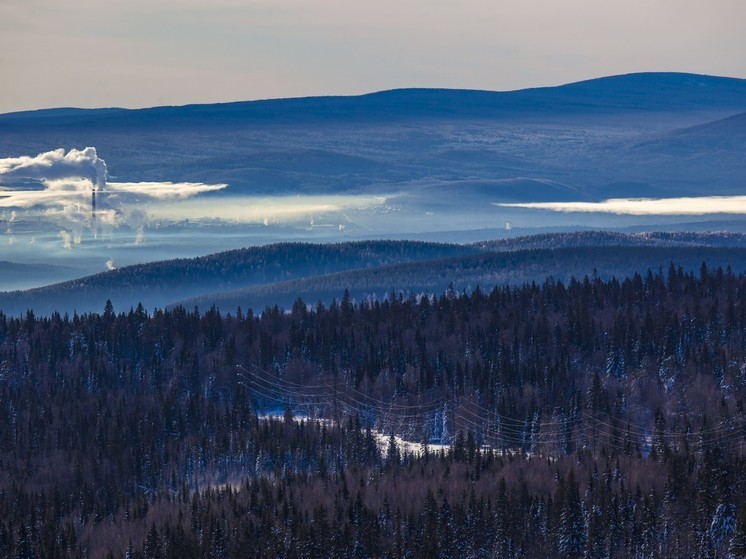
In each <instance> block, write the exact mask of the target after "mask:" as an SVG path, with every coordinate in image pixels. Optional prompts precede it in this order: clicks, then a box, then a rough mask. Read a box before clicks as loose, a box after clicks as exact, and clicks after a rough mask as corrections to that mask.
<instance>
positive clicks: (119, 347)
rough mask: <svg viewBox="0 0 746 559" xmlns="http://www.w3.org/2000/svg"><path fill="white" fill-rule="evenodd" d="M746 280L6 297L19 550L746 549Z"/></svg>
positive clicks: (3, 530)
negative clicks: (245, 297)
mask: <svg viewBox="0 0 746 559" xmlns="http://www.w3.org/2000/svg"><path fill="white" fill-rule="evenodd" d="M745 290H746V276H744V275H742V274H736V273H733V272H732V271H731V270H729V269H721V268H717V269H715V268H712V267H710V268H708V267H707V266H706V265H702V266H701V267H700V268H699V270H698V271H697V272H696V273H687V272H685V271H684V270H683V268H680V267H678V266H677V265H676V264H672V265H670V266H669V267H667V268H666V269H664V270H663V271H659V270H653V271H651V272H646V271H642V272H641V273H639V274H631V275H630V276H629V277H628V278H627V279H624V280H621V279H620V280H617V279H608V280H606V279H602V278H600V277H598V276H596V277H586V278H583V279H579V280H571V281H569V282H562V281H558V280H556V279H549V280H546V281H544V282H542V283H539V284H533V285H526V286H523V287H498V288H495V289H494V290H490V291H487V290H484V291H483V290H481V289H476V290H474V291H473V292H468V293H459V292H458V291H455V290H449V291H446V292H443V293H442V294H438V295H436V296H434V297H414V296H412V297H403V296H401V295H396V294H394V295H392V296H390V297H388V298H386V299H385V300H382V301H366V302H362V303H360V304H354V303H353V302H352V300H351V298H350V297H349V295H348V294H345V293H339V295H338V298H337V302H334V303H333V304H330V305H325V304H318V305H315V306H312V307H311V308H309V307H307V305H306V304H305V303H304V302H303V301H301V300H298V301H296V304H294V305H293V306H292V309H291V310H290V312H288V313H282V312H280V310H279V309H278V308H268V309H266V310H265V311H264V312H262V313H261V314H256V315H255V314H253V313H249V312H248V311H247V309H244V311H241V310H238V309H236V310H231V312H230V314H228V313H226V312H220V311H218V310H217V309H215V308H213V309H209V310H206V311H203V312H199V311H188V310H185V309H184V308H181V307H178V308H174V309H172V310H158V311H155V312H152V313H149V312H146V310H145V309H144V308H143V307H142V306H140V307H138V308H136V309H132V310H127V311H126V312H118V310H117V309H116V308H114V307H113V306H112V305H111V304H108V305H106V307H105V308H103V309H102V312H101V313H100V314H99V313H92V314H83V315H78V314H73V315H70V316H62V315H60V314H56V313H55V314H52V315H50V316H49V317H37V316H35V315H34V313H33V312H31V311H29V312H28V313H26V314H25V315H24V316H21V317H12V316H8V315H5V314H1V313H0V555H1V556H7V557H34V556H39V557H106V556H111V557H143V558H148V559H150V558H155V557H174V558H177V557H178V558H184V557H245V556H247V555H248V556H253V557H377V556H380V557H493V556H499V557H526V558H528V557H578V558H579V557H620V558H621V557H658V558H668V557H726V556H732V557H742V556H744V553H745V552H746V551H745V550H746V508H744V503H746V460H745V456H744V454H745V452H746V446H744V444H745V442H746V441H745V440H744V436H745V435H746V421H745V419H746V418H744V415H743V405H744V396H745V395H746V342H745V340H746V303H745V301H746V299H745V298H744V291H745ZM278 410H279V411H280V412H282V410H284V417H282V418H281V419H273V418H272V416H271V415H270V416H267V415H265V414H266V413H267V412H276V411H278ZM306 415H312V416H314V417H318V418H319V419H318V420H317V419H303V417H304V416H306ZM381 434H383V436H388V437H389V441H388V444H385V445H380V444H379V442H378V439H379V438H380V436H381ZM394 435H396V437H398V438H395V437H394ZM402 439H404V440H407V441H410V442H411V443H414V444H404V442H402ZM441 444H445V445H447V446H446V449H445V450H442V448H443V447H440V446H436V445H441ZM728 554H730V555H728Z"/></svg>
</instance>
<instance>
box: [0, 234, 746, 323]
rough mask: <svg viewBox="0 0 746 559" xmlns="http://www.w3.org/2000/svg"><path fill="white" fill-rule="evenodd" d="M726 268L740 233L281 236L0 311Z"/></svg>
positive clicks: (6, 304) (282, 301) (13, 297)
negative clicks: (466, 238)
mask: <svg viewBox="0 0 746 559" xmlns="http://www.w3.org/2000/svg"><path fill="white" fill-rule="evenodd" d="M703 262H705V263H707V265H708V266H709V267H711V268H716V267H718V266H721V267H723V268H726V267H728V266H731V267H732V268H733V270H734V271H735V272H737V273H738V272H743V271H746V264H744V263H745V262H746V235H744V234H728V233H709V234H708V233H704V234H703V233H654V234H649V233H642V234H622V233H610V232H583V233H567V234H543V235H535V236H527V237H520V238H514V239H503V240H496V241H490V242H482V243H477V244H472V245H457V244H437V243H424V242H415V241H370V242H351V243H337V244H324V245H314V244H307V243H281V244H276V245H267V246H264V247H255V248H248V249H241V250H234V251H226V252H222V253H217V254H212V255H209V256H204V257H199V258H194V259H176V260H168V261H161V262H155V263H150V264H140V265H136V266H128V267H123V268H120V269H118V270H112V271H109V272H104V273H100V274H96V275H93V276H88V277H84V278H80V279H77V280H73V281H67V282H62V283H58V284H54V285H49V286H46V287H41V288H36V289H30V290H26V291H15V292H5V293H0V311H2V312H3V313H5V314H6V315H18V314H22V313H24V312H26V310H27V309H33V310H34V312H35V313H37V314H50V313H52V312H55V311H56V312H60V313H65V312H67V313H70V314H71V313H73V312H78V313H84V312H100V311H101V309H103V307H104V305H105V303H106V301H107V300H111V301H112V303H113V304H114V307H115V308H116V309H118V310H127V309H129V308H133V307H136V306H137V305H138V304H139V303H142V304H143V306H144V307H145V308H146V309H153V308H156V307H159V308H163V307H166V306H168V305H174V304H181V305H184V306H185V307H187V308H192V307H195V306H196V307H199V308H201V309H205V308H209V307H210V306H212V305H216V306H218V307H220V308H221V309H223V310H225V311H235V309H236V308H237V307H238V306H240V307H242V308H243V309H244V310H247V309H248V308H252V309H254V310H262V309H263V308H264V307H265V306H267V305H270V306H271V305H275V304H277V305H280V306H283V307H286V308H288V307H290V306H291V305H292V303H293V302H294V301H295V300H296V299H297V298H298V297H301V298H302V299H303V300H304V301H306V302H307V303H311V304H313V303H315V302H317V301H322V302H324V303H329V302H330V301H331V300H332V299H334V298H336V299H339V298H340V297H341V295H342V293H343V292H344V291H345V290H346V289H347V290H349V292H350V294H351V296H352V297H354V298H355V299H357V300H363V299H365V298H371V297H372V298H379V299H380V298H383V297H386V296H388V294H389V293H390V292H391V291H392V290H394V291H395V292H396V293H406V294H420V293H426V294H439V293H441V292H443V291H445V290H446V289H448V288H449V287H451V288H453V289H455V290H457V291H462V290H466V291H470V290H472V289H474V288H476V287H477V286H480V287H481V288H482V289H490V288H492V287H494V286H503V285H513V286H519V285H522V284H524V283H531V282H537V283H542V282H543V281H544V280H545V279H546V278H547V277H552V278H553V279H554V280H555V281H562V282H568V281H570V279H571V278H573V277H574V278H582V277H584V276H586V275H587V276H592V275H598V276H599V277H602V278H605V279H607V278H610V277H612V276H615V277H618V278H621V277H627V276H629V275H631V274H633V273H635V272H639V273H644V272H645V271H646V270H648V269H651V270H658V269H663V270H666V269H668V267H669V266H670V265H671V264H672V263H673V264H674V265H675V266H681V267H682V268H684V269H685V270H686V271H697V270H699V267H700V266H701V264H702V263H703Z"/></svg>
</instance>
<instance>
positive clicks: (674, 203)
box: [495, 196, 746, 216]
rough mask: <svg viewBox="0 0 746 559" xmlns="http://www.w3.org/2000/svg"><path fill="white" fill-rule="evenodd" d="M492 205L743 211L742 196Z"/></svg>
mask: <svg viewBox="0 0 746 559" xmlns="http://www.w3.org/2000/svg"><path fill="white" fill-rule="evenodd" d="M495 205H496V206H499V207H503V208H526V209H534V210H549V211H553V212H564V213H608V214H617V215H639V216H643V215H708V214H746V196H702V197H690V198H657V199H652V198H640V199H634V198H612V199H610V200H604V201H602V202H532V203H525V204H495Z"/></svg>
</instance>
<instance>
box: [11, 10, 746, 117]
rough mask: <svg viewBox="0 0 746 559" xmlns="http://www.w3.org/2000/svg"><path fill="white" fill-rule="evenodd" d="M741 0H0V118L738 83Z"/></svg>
mask: <svg viewBox="0 0 746 559" xmlns="http://www.w3.org/2000/svg"><path fill="white" fill-rule="evenodd" d="M745 29H746V1H745V0H707V1H705V0H625V1H621V0H448V1H446V0H375V1H371V0H368V1H366V2H362V1H359V0H95V1H94V0H68V1H65V2H60V1H59V0H0V76H1V78H0V112H8V111H14V110H21V109H32V108H43V107H58V106H82V107H101V106H126V107H141V106H153V105H163V104H169V105H171V104H174V105H175V104H184V103H192V102H216V101H233V100H244V99H259V98H270V97H291V96H303V95H316V94H354V93H364V92H369V91H376V90H381V89H389V88H394V87H409V86H420V87H457V88H479V89H496V90H506V89H517V88H521V87H530V86H538V85H555V84H560V83H566V82H570V81H577V80H581V79H586V78H591V77H598V76H603V75H610V74H619V73H627V72H636V71H659V70H669V71H685V72H697V73H707V74H716V75H727V76H735V77H746V56H745V55H744V53H746V31H745Z"/></svg>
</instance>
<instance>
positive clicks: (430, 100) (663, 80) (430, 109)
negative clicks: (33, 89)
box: [0, 72, 746, 127]
mask: <svg viewBox="0 0 746 559" xmlns="http://www.w3.org/2000/svg"><path fill="white" fill-rule="evenodd" d="M715 104H716V105H718V106H720V107H722V108H733V109H736V110H737V109H738V108H739V107H741V108H746V80H744V79H740V78H728V77H718V76H705V75H698V74H686V73H666V72H661V73H635V74H624V75H619V76H609V77H603V78H595V79H590V80H583V81H579V82H574V83H570V84H565V85H559V86H549V87H537V88H530V89H519V90H513V91H487V90H467V89H437V88H433V89H428V88H403V89H392V90H385V91H378V92H373V93H367V94H363V95H349V96H335V95H329V96H316V97H296V98H279V99H264V100H256V101H235V102H229V103H212V104H194V105H182V106H159V107H150V108H144V109H122V108H106V109H76V108H61V109H43V110H39V111H24V112H17V113H7V114H2V115H0V124H3V125H9V126H13V125H18V124H24V125H28V124H36V125H39V126H51V127H54V126H65V125H69V124H70V123H71V121H73V120H76V119H82V120H83V122H82V124H85V125H90V126H93V125H97V124H98V125H101V124H107V125H114V124H119V125H124V126H140V125H144V124H149V123H150V124H152V123H153V122H155V121H160V124H162V125H163V124H170V125H176V124H179V123H180V122H181V121H187V122H194V120H195V119H198V118H209V120H210V121H211V122H213V123H220V122H221V121H223V119H225V120H224V121H223V123H224V124H228V123H230V121H235V120H236V119H238V120H239V121H241V120H247V121H252V120H254V121H257V122H262V121H276V120H278V119H279V120H283V119H287V120H288V121H289V122H297V120H298V119H301V120H305V119H308V118H318V119H321V120H324V119H329V118H345V119H363V120H376V119H379V118H382V117H399V118H400V117H427V118H434V117H440V118H475V117H478V118H501V117H506V116H510V115H511V114H512V113H515V112H517V113H521V114H525V113H544V112H558V113H560V114H561V113H569V114H572V113H577V112H580V111H584V112H587V111H591V112H596V111H600V112H615V111H620V110H621V111H626V110H643V111H651V110H659V111H663V112H670V111H677V110H693V109H710V108H712V107H713V105H715Z"/></svg>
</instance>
